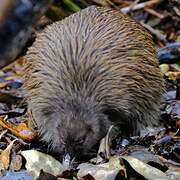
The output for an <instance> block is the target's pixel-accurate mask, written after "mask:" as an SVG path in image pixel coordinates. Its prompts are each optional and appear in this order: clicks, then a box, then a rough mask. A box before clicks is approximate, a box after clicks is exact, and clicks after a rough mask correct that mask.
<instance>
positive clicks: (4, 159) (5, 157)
mask: <svg viewBox="0 0 180 180" xmlns="http://www.w3.org/2000/svg"><path fill="white" fill-rule="evenodd" d="M15 141H16V139H14V140H13V141H11V143H10V144H9V145H8V147H7V148H6V149H5V150H4V151H2V152H1V154H0V167H1V168H2V169H1V170H6V169H7V168H8V167H9V156H10V152H11V149H12V147H13V144H14V142H15Z"/></svg>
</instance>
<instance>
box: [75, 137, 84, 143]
mask: <svg viewBox="0 0 180 180" xmlns="http://www.w3.org/2000/svg"><path fill="white" fill-rule="evenodd" d="M84 140H85V138H84V137H82V138H79V139H78V140H77V141H76V144H82V143H83V142H84Z"/></svg>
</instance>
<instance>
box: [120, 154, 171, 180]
mask: <svg viewBox="0 0 180 180" xmlns="http://www.w3.org/2000/svg"><path fill="white" fill-rule="evenodd" d="M121 158H122V159H124V160H126V161H127V162H128V163H129V164H130V166H131V167H132V168H133V169H134V170H135V171H136V172H138V173H139V174H140V175H142V176H143V177H145V178H146V179H148V180H160V179H163V180H170V178H169V177H168V176H167V175H166V174H165V173H164V172H162V171H160V170H159V169H157V168H154V167H152V166H150V165H148V164H146V163H144V162H142V161H140V160H138V159H136V158H134V157H132V156H121ZM171 180H172V179H171Z"/></svg>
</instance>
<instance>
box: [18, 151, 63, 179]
mask: <svg viewBox="0 0 180 180" xmlns="http://www.w3.org/2000/svg"><path fill="white" fill-rule="evenodd" d="M21 154H22V155H23V156H24V158H25V159H26V169H27V171H28V173H29V174H30V175H31V176H32V177H33V178H34V179H36V178H37V177H38V176H39V173H40V170H41V169H43V171H44V172H47V173H49V174H52V175H54V176H56V175H58V174H60V173H62V172H63V166H62V164H61V163H60V162H59V161H57V160H56V159H54V158H53V157H51V156H49V155H47V154H44V153H42V152H39V151H36V150H27V151H22V152H21Z"/></svg>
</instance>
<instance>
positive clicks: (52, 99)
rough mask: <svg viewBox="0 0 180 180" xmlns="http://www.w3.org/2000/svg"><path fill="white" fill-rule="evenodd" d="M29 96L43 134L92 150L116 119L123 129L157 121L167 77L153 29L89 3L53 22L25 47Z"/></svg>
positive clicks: (61, 146)
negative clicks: (161, 63) (87, 6)
mask: <svg viewBox="0 0 180 180" xmlns="http://www.w3.org/2000/svg"><path fill="white" fill-rule="evenodd" d="M24 80H25V81H24V87H23V88H24V96H25V98H26V99H27V102H28V106H29V109H30V110H31V111H32V115H33V117H34V119H35V121H36V123H37V125H38V127H39V129H40V130H41V133H42V138H43V140H45V141H47V142H48V143H51V144H52V146H53V147H54V148H55V149H56V150H58V151H59V152H61V153H64V152H68V153H71V152H72V153H75V154H76V153H80V152H84V151H88V150H89V149H90V148H91V147H92V146H93V145H95V144H96V143H97V142H98V140H100V138H102V137H104V136H105V134H106V132H107V130H108V127H109V126H110V124H117V125H118V127H119V130H120V132H121V133H122V135H124V136H131V135H137V134H138V133H139V130H140V129H141V128H143V127H145V126H148V125H156V124H157V121H158V118H159V101H160V98H161V97H162V94H163V91H164V90H163V79H162V75H161V73H160V70H159V67H158V61H157V57H156V54H155V49H154V45H153V43H152V39H151V36H150V34H149V33H148V32H147V31H146V30H145V29H144V28H143V27H142V26H141V25H139V24H138V23H136V22H135V21H134V20H132V19H131V18H130V17H128V16H126V15H124V14H122V13H120V12H118V11H115V10H112V9H109V8H102V7H96V6H91V7H89V8H87V9H84V10H82V11H80V12H78V13H75V14H73V15H71V16H69V17H68V18H66V19H64V20H62V21H59V22H56V23H53V24H52V25H50V26H48V27H47V28H46V29H45V30H44V32H43V33H40V34H39V35H38V36H37V38H36V41H35V43H34V44H33V46H32V47H31V48H29V51H28V52H27V55H26V63H25V67H24Z"/></svg>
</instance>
